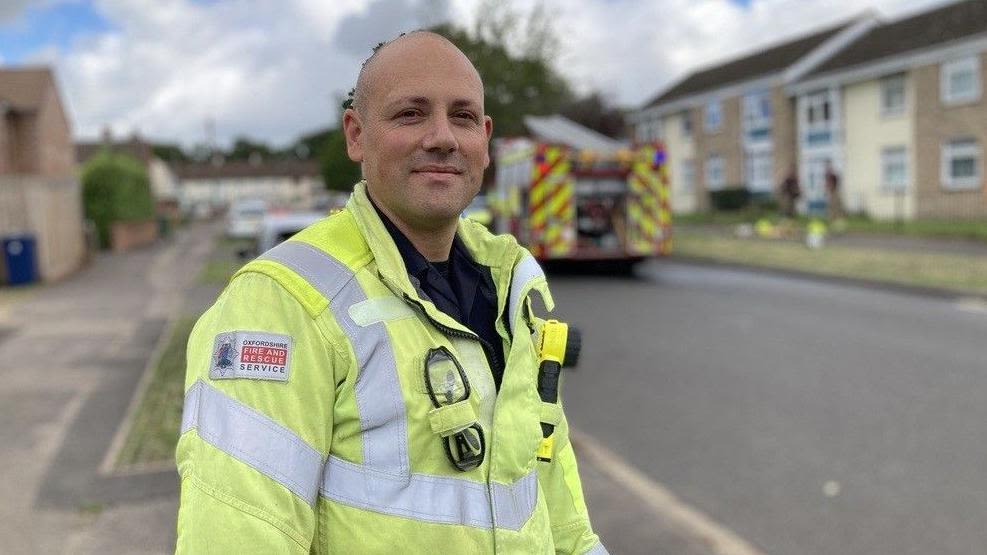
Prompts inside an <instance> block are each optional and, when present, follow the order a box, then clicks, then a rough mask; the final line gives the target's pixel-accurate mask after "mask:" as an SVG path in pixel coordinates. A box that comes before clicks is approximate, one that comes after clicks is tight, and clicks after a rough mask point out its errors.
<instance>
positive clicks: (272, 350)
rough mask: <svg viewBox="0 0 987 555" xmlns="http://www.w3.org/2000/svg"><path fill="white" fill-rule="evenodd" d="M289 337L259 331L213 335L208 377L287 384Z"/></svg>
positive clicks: (289, 359) (289, 362)
mask: <svg viewBox="0 0 987 555" xmlns="http://www.w3.org/2000/svg"><path fill="white" fill-rule="evenodd" d="M291 343H292V340H291V336H290V335H280V334H276V333H268V332H262V331H228V332H225V333H221V334H219V335H217V336H216V340H215V341H214V342H213V347H212V361H211V362H210V364H209V377H210V378H212V379H214V380H229V379H235V378H249V379H254V380H272V381H277V382H286V381H288V370H289V369H290V368H291Z"/></svg>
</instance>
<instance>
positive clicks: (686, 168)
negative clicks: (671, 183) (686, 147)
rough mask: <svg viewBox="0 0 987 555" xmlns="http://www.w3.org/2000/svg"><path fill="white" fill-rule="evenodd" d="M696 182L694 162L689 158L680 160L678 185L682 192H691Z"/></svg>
mask: <svg viewBox="0 0 987 555" xmlns="http://www.w3.org/2000/svg"><path fill="white" fill-rule="evenodd" d="M695 183H696V163H695V162H694V161H692V160H691V159H688V160H682V184H681V186H680V187H679V190H681V191H682V192H683V193H691V192H692V189H693V187H694V186H695Z"/></svg>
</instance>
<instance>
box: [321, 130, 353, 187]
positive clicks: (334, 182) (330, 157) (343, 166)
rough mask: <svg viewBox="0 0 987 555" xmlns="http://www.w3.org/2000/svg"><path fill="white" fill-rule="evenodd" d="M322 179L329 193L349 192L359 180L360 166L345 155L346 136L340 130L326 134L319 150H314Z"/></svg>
mask: <svg viewBox="0 0 987 555" xmlns="http://www.w3.org/2000/svg"><path fill="white" fill-rule="evenodd" d="M316 152H317V153H318V158H319V166H320V167H321V169H322V179H323V181H325V184H326V188H327V189H329V190H331V191H343V192H349V191H352V190H353V184H354V183H356V182H357V181H359V180H360V179H361V172H360V165H359V164H357V163H356V162H354V161H352V160H350V157H349V156H348V155H347V154H346V136H345V135H344V134H343V131H342V130H340V129H332V130H329V131H327V132H326V134H325V138H324V139H323V143H322V145H321V148H318V147H317V149H316Z"/></svg>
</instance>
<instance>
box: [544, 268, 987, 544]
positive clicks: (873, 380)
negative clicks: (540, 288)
mask: <svg viewBox="0 0 987 555" xmlns="http://www.w3.org/2000/svg"><path fill="white" fill-rule="evenodd" d="M552 284H553V291H554V293H555V297H556V301H557V303H558V305H559V306H560V309H559V311H558V312H557V314H558V315H559V316H561V317H563V318H566V319H568V320H570V321H571V322H573V323H575V324H578V325H580V326H581V327H582V329H583V330H584V336H585V339H584V345H585V346H584V350H583V358H582V362H581V365H580V368H579V370H578V371H577V373H575V374H571V375H569V376H568V378H567V382H566V384H565V399H566V412H567V414H568V415H569V419H570V421H571V422H572V423H573V424H574V426H576V427H577V428H579V429H580V430H581V431H583V432H585V433H588V434H590V435H592V436H593V437H595V438H596V439H597V440H598V441H599V442H600V443H602V444H603V445H604V446H606V447H608V448H609V449H610V450H612V451H614V452H616V453H618V454H619V455H621V456H623V457H625V458H626V460H627V461H628V462H629V463H631V464H632V465H634V466H635V467H637V468H638V469H639V470H641V471H643V472H644V473H645V474H646V475H648V476H649V477H651V478H653V479H654V480H656V481H658V482H660V483H661V484H663V485H664V486H666V487H667V488H668V489H670V490H671V491H672V492H674V493H675V494H677V495H678V496H679V497H680V498H681V499H682V500H683V501H685V502H686V503H688V504H690V505H692V506H694V507H695V508H697V509H699V510H700V511H702V512H704V513H706V514H707V515H708V516H710V517H712V518H713V519H714V520H716V521H718V522H719V523H721V524H723V525H725V526H726V527H727V528H729V529H731V530H733V531H734V532H736V533H737V534H738V535H739V536H741V537H742V538H744V539H745V540H747V541H748V542H749V543H751V544H752V545H754V546H756V547H758V548H760V549H762V550H763V551H765V552H766V553H768V554H804V555H816V554H819V555H822V554H826V555H831V554H837V553H838V554H866V555H882V554H888V555H910V554H916V555H918V554H922V555H927V554H930V553H936V554H942V555H949V554H964V555H966V554H970V553H985V552H987V526H985V524H984V523H985V522H987V309H984V308H983V306H982V305H977V304H976V303H972V304H971V303H965V304H962V303H957V302H956V301H954V300H952V299H935V298H929V297H920V296H911V295H907V294H902V293H892V292H884V291H879V290H874V289H869V288H861V287H854V286H846V285H837V284H831V283H823V282H816V281H810V280H804V279H795V278H787V277H778V276H769V275H763V274H757V273H750V272H745V271H737V270H727V269H721V268H711V267H703V266H693V265H688V264H682V263H673V262H666V261H662V262H658V263H653V264H649V265H646V266H645V267H642V268H639V272H638V277H637V278H633V279H627V278H623V279H622V278H601V277H579V276H553V277H552ZM592 509H593V507H591V510H592Z"/></svg>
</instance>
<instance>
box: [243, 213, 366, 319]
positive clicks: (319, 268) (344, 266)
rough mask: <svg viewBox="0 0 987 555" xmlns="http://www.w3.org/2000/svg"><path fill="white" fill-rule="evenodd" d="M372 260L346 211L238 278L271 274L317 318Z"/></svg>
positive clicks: (305, 232)
mask: <svg viewBox="0 0 987 555" xmlns="http://www.w3.org/2000/svg"><path fill="white" fill-rule="evenodd" d="M371 260H372V255H371V253H370V249H369V248H368V247H367V242H366V240H365V239H364V238H363V236H362V234H361V233H360V230H359V228H358V227H357V225H356V222H355V220H354V219H353V215H352V214H351V213H350V212H349V211H347V210H343V211H341V212H338V213H336V214H333V215H331V216H329V217H327V218H324V219H322V220H319V221H318V222H316V223H314V224H312V225H310V226H308V227H306V228H305V229H303V230H302V231H300V232H298V233H297V234H295V235H294V236H292V237H291V238H290V239H288V240H287V241H285V242H284V243H281V244H280V245H277V246H275V247H274V248H272V249H270V250H269V251H267V252H265V253H263V254H261V255H260V256H259V257H257V258H256V259H254V260H252V261H251V262H249V263H247V264H246V265H244V266H243V268H241V269H240V270H239V271H238V272H237V273H236V275H235V276H234V277H236V276H239V275H241V274H245V273H250V272H256V273H261V274H264V275H267V276H268V277H270V278H271V279H273V280H274V281H276V282H277V283H278V284H280V285H281V286H282V287H284V288H285V289H286V290H287V291H288V292H289V293H291V295H292V296H293V297H295V299H297V300H298V302H300V303H301V304H302V306H304V307H305V309H306V311H307V312H308V313H309V314H310V315H311V316H312V317H313V318H314V317H315V316H317V315H318V314H320V313H321V312H322V311H324V310H325V309H326V307H327V306H328V305H329V302H330V301H331V300H332V298H333V296H334V295H335V293H338V292H339V290H340V289H342V287H343V286H344V285H346V283H348V282H349V280H351V279H353V276H354V275H355V274H356V272H357V271H359V270H360V269H361V268H363V267H364V266H366V265H367V264H368V263H369V262H370V261H371Z"/></svg>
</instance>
